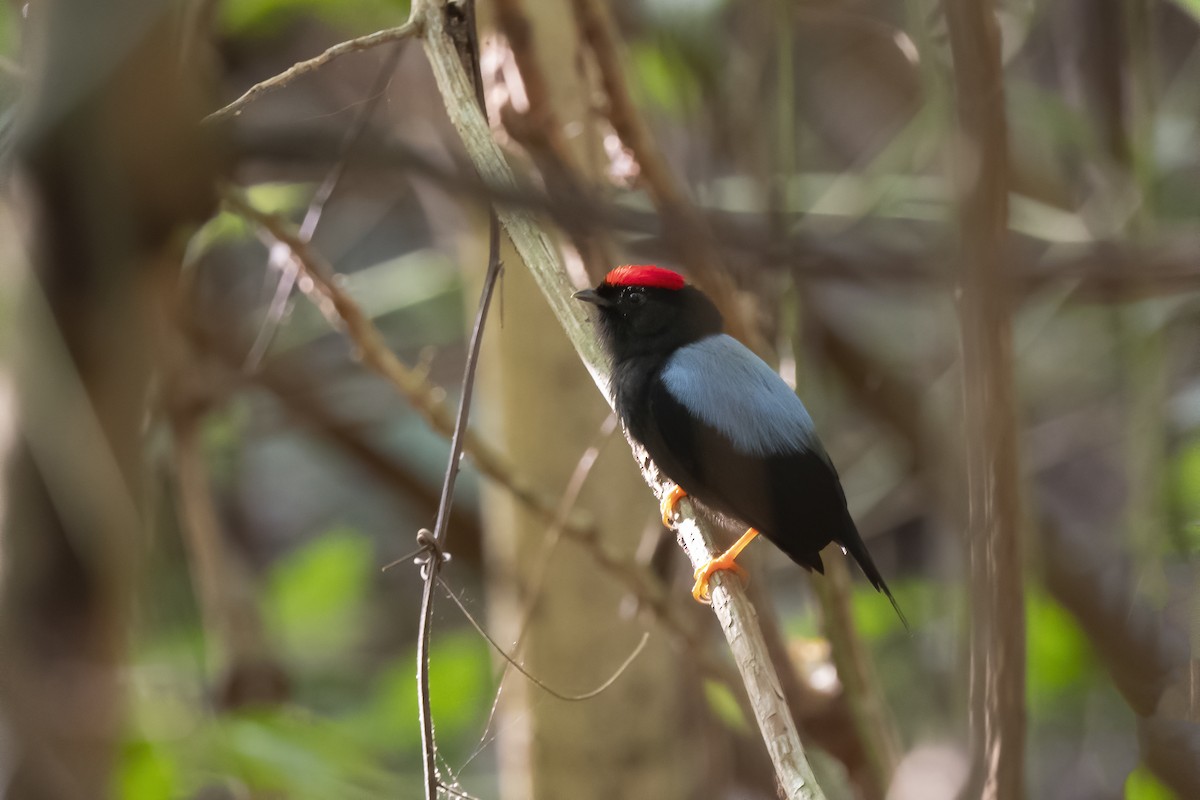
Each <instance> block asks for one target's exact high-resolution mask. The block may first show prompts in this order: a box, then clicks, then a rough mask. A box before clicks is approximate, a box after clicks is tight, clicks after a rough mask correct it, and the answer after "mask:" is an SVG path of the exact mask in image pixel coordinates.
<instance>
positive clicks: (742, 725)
mask: <svg viewBox="0 0 1200 800" xmlns="http://www.w3.org/2000/svg"><path fill="white" fill-rule="evenodd" d="M704 698H705V699H706V700H707V701H708V708H709V711H711V712H712V714H713V716H714V717H716V718H717V719H719V720H720V721H721V722H722V723H724V724H725V725H727V726H728V727H730V728H732V729H733V730H735V731H740V732H742V733H746V732H748V731H749V730H750V720H748V719H746V715H745V714H743V713H742V706H741V704H739V703H738V701H737V698H736V697H734V696H733V691H732V690H731V689H730V688H729V687H728V686H726V685H725V684H723V683H718V682H717V681H705V682H704Z"/></svg>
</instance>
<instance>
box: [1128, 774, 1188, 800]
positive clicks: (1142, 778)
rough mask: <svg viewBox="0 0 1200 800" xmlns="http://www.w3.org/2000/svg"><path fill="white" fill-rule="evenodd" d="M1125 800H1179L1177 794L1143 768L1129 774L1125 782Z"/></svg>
mask: <svg viewBox="0 0 1200 800" xmlns="http://www.w3.org/2000/svg"><path fill="white" fill-rule="evenodd" d="M1125 800H1178V798H1177V797H1176V795H1175V793H1174V792H1172V791H1171V790H1170V789H1168V788H1167V787H1166V786H1163V784H1162V782H1161V781H1159V780H1158V778H1156V777H1154V775H1153V774H1152V773H1151V772H1150V770H1148V769H1146V768H1145V767H1143V766H1139V767H1138V768H1137V769H1135V770H1134V771H1133V772H1131V773H1129V778H1128V779H1127V780H1126V781H1125Z"/></svg>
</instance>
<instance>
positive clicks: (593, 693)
mask: <svg viewBox="0 0 1200 800" xmlns="http://www.w3.org/2000/svg"><path fill="white" fill-rule="evenodd" d="M438 583H439V584H440V585H441V587H442V591H444V592H445V593H446V596H447V597H449V598H450V599H451V600H452V601H454V605H456V606H458V610H459V611H461V612H462V615H463V616H464V617H466V618H467V622H469V623H470V624H471V627H472V628H474V629H475V632H476V633H478V634H479V635H480V636H482V637H483V638H484V640H485V641H486V642H487V643H488V644H490V645H491V646H492V649H493V650H495V651H496V652H497V653H498V654H499V655H500V657H501V658H503V659H504V660H505V661H506V662H507V663H508V664H509V665H510V666H512V668H513V669H515V670H516V671H517V672H519V673H521V674H522V675H524V676H525V677H526V678H528V679H529V681H530V682H531V683H532V684H533V685H534V686H536V687H538V688H539V689H541V690H542V691H543V692H545V693H546V694H548V695H550V696H551V697H554V698H557V699H559V700H562V701H564V702H567V703H578V702H581V701H583V700H591V699H592V698H593V697H599V696H600V695H601V694H603V693H604V692H605V690H606V689H608V688H609V687H610V686H612V685H613V684H614V683H616V682H617V681H618V680H620V678H621V675H623V674H624V673H625V670H627V669H629V665H630V664H632V663H633V662H634V659H636V658H637V657H638V656H639V655H641V653H642V651H643V650H645V649H646V642H648V641H650V634H649V633H643V634H642V638H641V639H640V640H639V641H638V643H637V646H636V647H634V648H633V651H632V652H630V654H629V655H628V656H626V657H625V660H624V661H622V662H621V665H620V666H619V667H617V669H616V671H615V672H613V674H612V675H610V676H609V677H608V678H607V679H605V681H604V682H603V683H601V684H600V685H599V686H597V687H596V688H595V689H590V690H588V691H586V692H584V693H582V694H564V693H562V692H560V691H557V690H555V689H553V688H551V687H550V686H547V685H546V684H545V683H544V682H543V681H541V680H539V679H538V678H537V676H536V675H533V674H532V673H530V672H529V671H528V670H527V669H525V668H524V667H523V666H521V664H520V662H518V661H517V660H516V659H515V658H513V657H512V656H510V655H509V654H508V653H507V652H505V650H504V648H503V647H501V646H500V645H499V644H498V643H497V642H496V640H495V639H493V638H492V637H491V634H489V633H488V632H487V631H485V630H484V629H483V626H482V625H480V624H479V621H478V620H477V619H475V616H474V615H473V614H472V613H471V612H470V611H468V610H467V607H466V606H465V605H463V601H462V600H461V599H460V598H459V596H458V595H457V594H455V593H454V590H452V589H451V588H450V587H449V586H448V585H447V584H446V582H445V581H444V580H442V579H441V578H438Z"/></svg>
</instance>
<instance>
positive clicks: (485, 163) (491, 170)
mask: <svg viewBox="0 0 1200 800" xmlns="http://www.w3.org/2000/svg"><path fill="white" fill-rule="evenodd" d="M445 15H446V6H445V4H444V3H443V2H435V1H434V0H423V2H418V3H415V4H414V6H413V16H414V18H415V19H417V20H419V24H420V25H421V26H422V30H423V34H424V36H423V41H424V45H425V51H426V54H427V55H428V57H429V61H430V64H431V66H432V68H433V73H434V77H435V78H436V80H437V84H438V88H439V89H440V90H441V92H442V98H443V101H444V103H445V106H446V110H447V113H448V114H449V117H450V120H451V122H452V123H453V124H454V127H455V129H456V130H457V131H458V133H459V135H460V136H461V137H462V140H463V144H464V146H465V148H466V151H467V154H468V156H469V157H470V159H471V161H472V163H473V164H474V166H475V168H476V170H477V171H478V172H479V173H480V175H481V177H482V178H483V179H484V181H485V182H487V183H488V184H491V185H496V186H500V187H506V188H508V187H511V188H516V179H515V177H514V176H513V173H512V171H511V170H510V169H509V167H508V165H507V163H505V161H504V156H503V154H502V153H501V152H500V149H499V147H498V146H497V144H496V142H495V141H494V139H493V138H492V135H491V131H490V129H489V127H488V124H487V121H486V120H485V119H484V118H483V116H482V114H481V113H480V112H479V110H478V109H477V108H476V106H475V98H474V88H473V86H472V85H471V81H470V79H469V78H468V77H467V75H466V73H465V71H464V70H463V69H462V65H461V64H460V63H459V59H458V53H457V51H456V49H455V46H454V43H453V41H452V40H451V38H450V37H449V36H448V34H447V27H446V19H445ZM499 215H500V220H501V222H502V223H503V224H504V227H505V229H506V230H507V232H508V235H509V237H510V239H511V240H512V242H513V245H514V247H515V248H516V250H517V252H518V253H519V254H520V255H521V257H522V259H523V260H524V261H525V263H526V265H527V266H528V267H529V268H530V270H532V272H533V275H534V278H535V280H536V281H537V283H538V285H539V287H540V288H541V289H542V293H543V294H544V295H545V297H546V300H547V301H548V302H549V304H550V307H551V309H552V310H553V311H554V313H555V315H556V316H557V317H558V319H559V321H560V323H561V324H562V325H563V327H564V329H565V330H566V333H567V336H568V337H569V338H570V340H571V343H572V344H573V345H574V346H575V348H576V350H577V351H578V352H579V355H580V358H581V359H582V360H583V362H584V364H585V366H586V367H587V368H588V370H589V372H590V373H591V374H592V378H593V379H594V380H595V381H596V384H597V386H599V387H600V389H601V391H602V392H603V393H604V395H605V397H606V398H608V399H609V401H610V404H611V399H612V398H611V394H610V393H609V380H608V368H607V365H606V364H605V361H604V359H603V357H602V355H601V351H600V346H599V343H598V342H597V341H596V338H595V335H594V332H593V329H592V326H591V324H590V322H589V320H588V319H587V318H586V316H585V315H584V312H583V311H582V310H581V309H580V308H578V303H575V302H574V301H572V300H571V294H572V293H573V292H574V288H575V287H573V286H571V284H570V282H569V281H568V280H567V277H566V273H565V271H564V269H563V267H562V265H561V263H560V262H559V258H558V256H557V254H556V250H555V248H554V246H553V245H552V243H551V242H550V240H549V238H548V237H547V236H546V234H545V233H544V232H543V231H542V230H541V229H540V227H539V226H538V224H537V223H536V221H535V220H534V218H533V216H532V215H531V214H529V213H528V212H526V211H523V210H519V209H512V208H501V209H500V210H499ZM635 449H636V448H635ZM639 455H640V458H639V462H640V464H641V466H642V468H643V474H644V475H645V476H646V478H647V481H648V483H649V484H650V485H651V488H652V489H653V490H654V491H655V493H656V494H658V495H659V496H661V495H662V494H663V493H664V491H665V481H663V480H662V479H660V478H659V476H658V475H657V472H656V469H655V468H654V465H653V464H652V463H651V462H650V460H649V458H648V457H646V456H645V454H644V453H642V454H639ZM680 510H681V512H682V514H681V516H682V518H683V519H682V522H681V523H680V525H679V529H678V535H679V539H680V542H681V544H682V545H683V546H684V549H685V550H686V551H687V553H688V557H689V558H690V559H691V561H692V562H693V564H695V565H696V566H700V565H701V564H703V563H704V562H705V561H707V560H708V559H710V558H712V557H713V556H714V555H715V552H716V551H715V548H714V547H713V543H712V537H711V533H710V531H709V530H707V528H705V527H702V526H701V524H700V523H698V522H697V521H696V517H695V514H694V510H693V509H692V507H691V505H690V504H689V503H688V502H687V501H686V500H685V501H683V502H681V503H680ZM714 584H715V585H714V589H713V611H714V612H715V613H716V615H717V618H718V619H719V620H720V622H721V627H722V630H723V631H724V633H725V636H726V639H727V640H728V641H729V645H730V649H731V650H732V652H733V656H734V660H735V662H736V663H737V666H738V670H739V671H740V672H741V674H742V680H743V681H744V683H745V684H746V688H747V691H748V694H749V696H750V702H751V706H752V708H753V710H754V714H755V717H756V720H757V722H758V725H759V729H760V731H761V733H762V735H763V739H764V741H765V743H766V746H767V750H768V753H769V754H770V756H771V760H772V763H773V764H774V767H775V771H776V775H777V777H778V780H779V783H780V786H781V787H782V789H783V792H784V794H785V796H786V797H788V798H805V799H806V800H809V799H811V798H823V797H824V794H823V793H822V791H821V788H820V787H819V786H818V785H817V782H816V779H815V778H814V777H813V773H812V770H811V768H810V767H809V764H808V759H807V758H806V756H805V754H804V746H803V745H802V744H801V742H800V737H799V735H798V734H797V732H796V725H795V722H794V721H793V720H792V716H791V713H790V712H789V710H788V708H787V705H786V704H785V703H784V702H783V699H782V697H783V693H782V691H781V689H780V686H779V678H778V676H777V675H776V673H775V670H774V668H773V666H772V664H771V660H770V658H769V657H768V655H767V649H766V644H765V643H764V642H763V638H762V633H761V631H760V630H759V628H758V623H757V619H756V612H755V610H754V607H753V606H752V605H751V604H750V602H749V601H748V600H747V599H746V595H745V592H744V591H743V590H742V587H741V585H740V584H739V583H738V582H737V581H728V582H727V581H725V580H724V579H723V578H722V577H721V576H719V575H718V576H717V578H716V580H715V581H714Z"/></svg>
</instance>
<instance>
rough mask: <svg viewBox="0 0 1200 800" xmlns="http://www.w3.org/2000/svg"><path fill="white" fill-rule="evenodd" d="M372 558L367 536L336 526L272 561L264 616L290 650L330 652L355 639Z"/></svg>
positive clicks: (313, 654)
mask: <svg viewBox="0 0 1200 800" xmlns="http://www.w3.org/2000/svg"><path fill="white" fill-rule="evenodd" d="M374 561H375V559H374V553H373V548H372V545H371V542H370V540H369V539H367V538H366V537H365V536H363V535H362V534H359V533H356V532H355V531H352V530H348V529H341V530H334V531H330V532H329V533H326V534H324V535H322V536H320V537H318V538H317V539H315V540H313V541H312V542H310V543H309V544H308V545H306V546H305V547H302V548H300V549H299V550H297V551H295V552H293V553H292V554H290V555H289V556H288V557H287V558H286V559H284V560H283V561H281V562H280V563H279V564H277V565H276V566H275V568H274V569H273V570H272V571H271V575H270V578H269V581H268V590H267V608H268V618H269V619H270V620H271V622H272V623H273V624H274V626H275V627H276V629H277V630H278V631H279V632H280V633H281V634H282V637H283V639H284V641H285V642H286V643H287V644H288V646H289V648H290V649H291V650H292V651H293V652H294V653H295V654H296V655H298V656H299V657H301V658H306V659H310V660H318V661H319V660H323V659H326V658H334V657H336V656H337V654H338V651H341V650H344V649H345V648H347V647H349V646H351V645H352V644H354V643H355V642H357V640H358V637H359V634H360V633H361V630H362V625H363V622H364V614H365V603H366V599H367V592H368V589H369V584H370V578H371V576H372V575H373V573H374Z"/></svg>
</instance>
